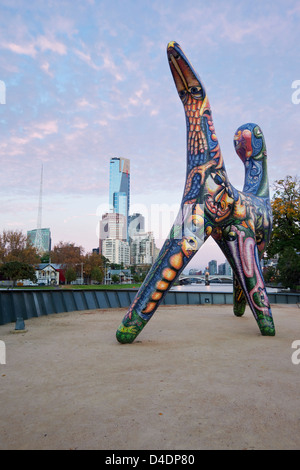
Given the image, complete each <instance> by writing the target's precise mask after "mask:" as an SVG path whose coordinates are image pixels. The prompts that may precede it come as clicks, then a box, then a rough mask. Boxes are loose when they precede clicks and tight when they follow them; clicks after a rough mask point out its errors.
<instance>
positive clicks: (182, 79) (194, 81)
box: [167, 41, 218, 162]
mask: <svg viewBox="0 0 300 470" xmlns="http://www.w3.org/2000/svg"><path fill="white" fill-rule="evenodd" d="M167 55H168V60H169V64H170V69H171V73H172V75H173V79H174V82H175V86H176V89H177V91H178V94H179V97H180V99H181V101H182V103H183V106H184V110H185V115H186V120H187V128H188V142H187V147H188V154H189V155H191V156H197V155H200V156H201V158H200V159H199V161H200V160H201V161H202V162H204V161H207V160H208V159H209V158H211V157H212V155H211V156H210V154H209V152H210V151H212V152H215V148H216V146H217V145H218V139H217V136H216V134H215V129H214V124H213V121H212V116H211V109H210V104H209V101H208V98H207V95H206V91H205V88H204V85H203V83H202V81H201V79H200V78H199V76H198V75H197V73H196V71H195V70H194V68H193V67H192V65H191V63H190V61H189V60H188V59H187V57H186V56H185V54H184V52H183V51H182V49H181V47H180V46H179V44H177V42H174V41H173V42H170V43H169V44H168V47H167Z"/></svg>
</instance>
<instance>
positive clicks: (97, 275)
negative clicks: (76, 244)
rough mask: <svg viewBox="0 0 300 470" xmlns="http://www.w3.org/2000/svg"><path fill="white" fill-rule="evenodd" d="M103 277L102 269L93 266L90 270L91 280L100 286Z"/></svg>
mask: <svg viewBox="0 0 300 470" xmlns="http://www.w3.org/2000/svg"><path fill="white" fill-rule="evenodd" d="M103 277H104V273H103V269H101V268H99V267H98V266H95V267H94V268H92V271H91V279H92V280H93V281H97V282H99V284H100V283H101V282H102V281H103Z"/></svg>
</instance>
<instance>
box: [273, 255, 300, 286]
mask: <svg viewBox="0 0 300 470" xmlns="http://www.w3.org/2000/svg"><path fill="white" fill-rule="evenodd" d="M277 269H278V272H279V277H278V280H279V282H281V284H282V286H283V287H290V288H291V289H296V288H297V286H299V285H300V254H299V253H297V252H296V251H295V249H294V248H292V247H291V246H287V247H286V248H284V250H283V251H282V253H281V254H280V256H279V260H278V265H277Z"/></svg>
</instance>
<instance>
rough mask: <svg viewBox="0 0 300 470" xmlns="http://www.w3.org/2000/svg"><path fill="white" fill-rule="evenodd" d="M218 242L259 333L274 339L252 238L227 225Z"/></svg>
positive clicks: (256, 250) (263, 284)
mask: <svg viewBox="0 0 300 470" xmlns="http://www.w3.org/2000/svg"><path fill="white" fill-rule="evenodd" d="M218 243H219V245H220V247H221V248H222V250H223V251H224V253H225V254H226V256H229V257H230V259H231V265H232V268H233V271H234V274H235V276H236V277H237V280H238V282H239V284H240V286H241V288H242V289H243V292H244V295H245V298H246V299H247V301H248V304H249V307H250V308H251V310H252V313H253V315H254V317H255V319H256V322H257V324H258V327H259V329H260V332H261V334H262V335H264V336H274V335H275V327H274V323H273V318H272V312H271V308H270V303H269V300H268V295H267V291H266V286H265V282H264V279H263V275H262V271H261V267H260V261H259V254H258V249H257V245H256V243H255V237H254V236H251V235H249V232H248V233H247V232H245V231H243V230H239V229H238V228H237V227H235V226H231V229H230V232H229V233H227V234H226V235H225V237H224V240H220V241H219V242H218Z"/></svg>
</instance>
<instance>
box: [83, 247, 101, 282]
mask: <svg viewBox="0 0 300 470" xmlns="http://www.w3.org/2000/svg"><path fill="white" fill-rule="evenodd" d="M103 258H104V257H103V256H102V255H99V253H95V252H93V253H87V254H86V255H85V257H84V259H83V263H84V275H85V278H86V279H87V280H88V281H89V282H91V280H94V281H98V282H102V280H103V277H104V262H103ZM104 259H105V258H104Z"/></svg>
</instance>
